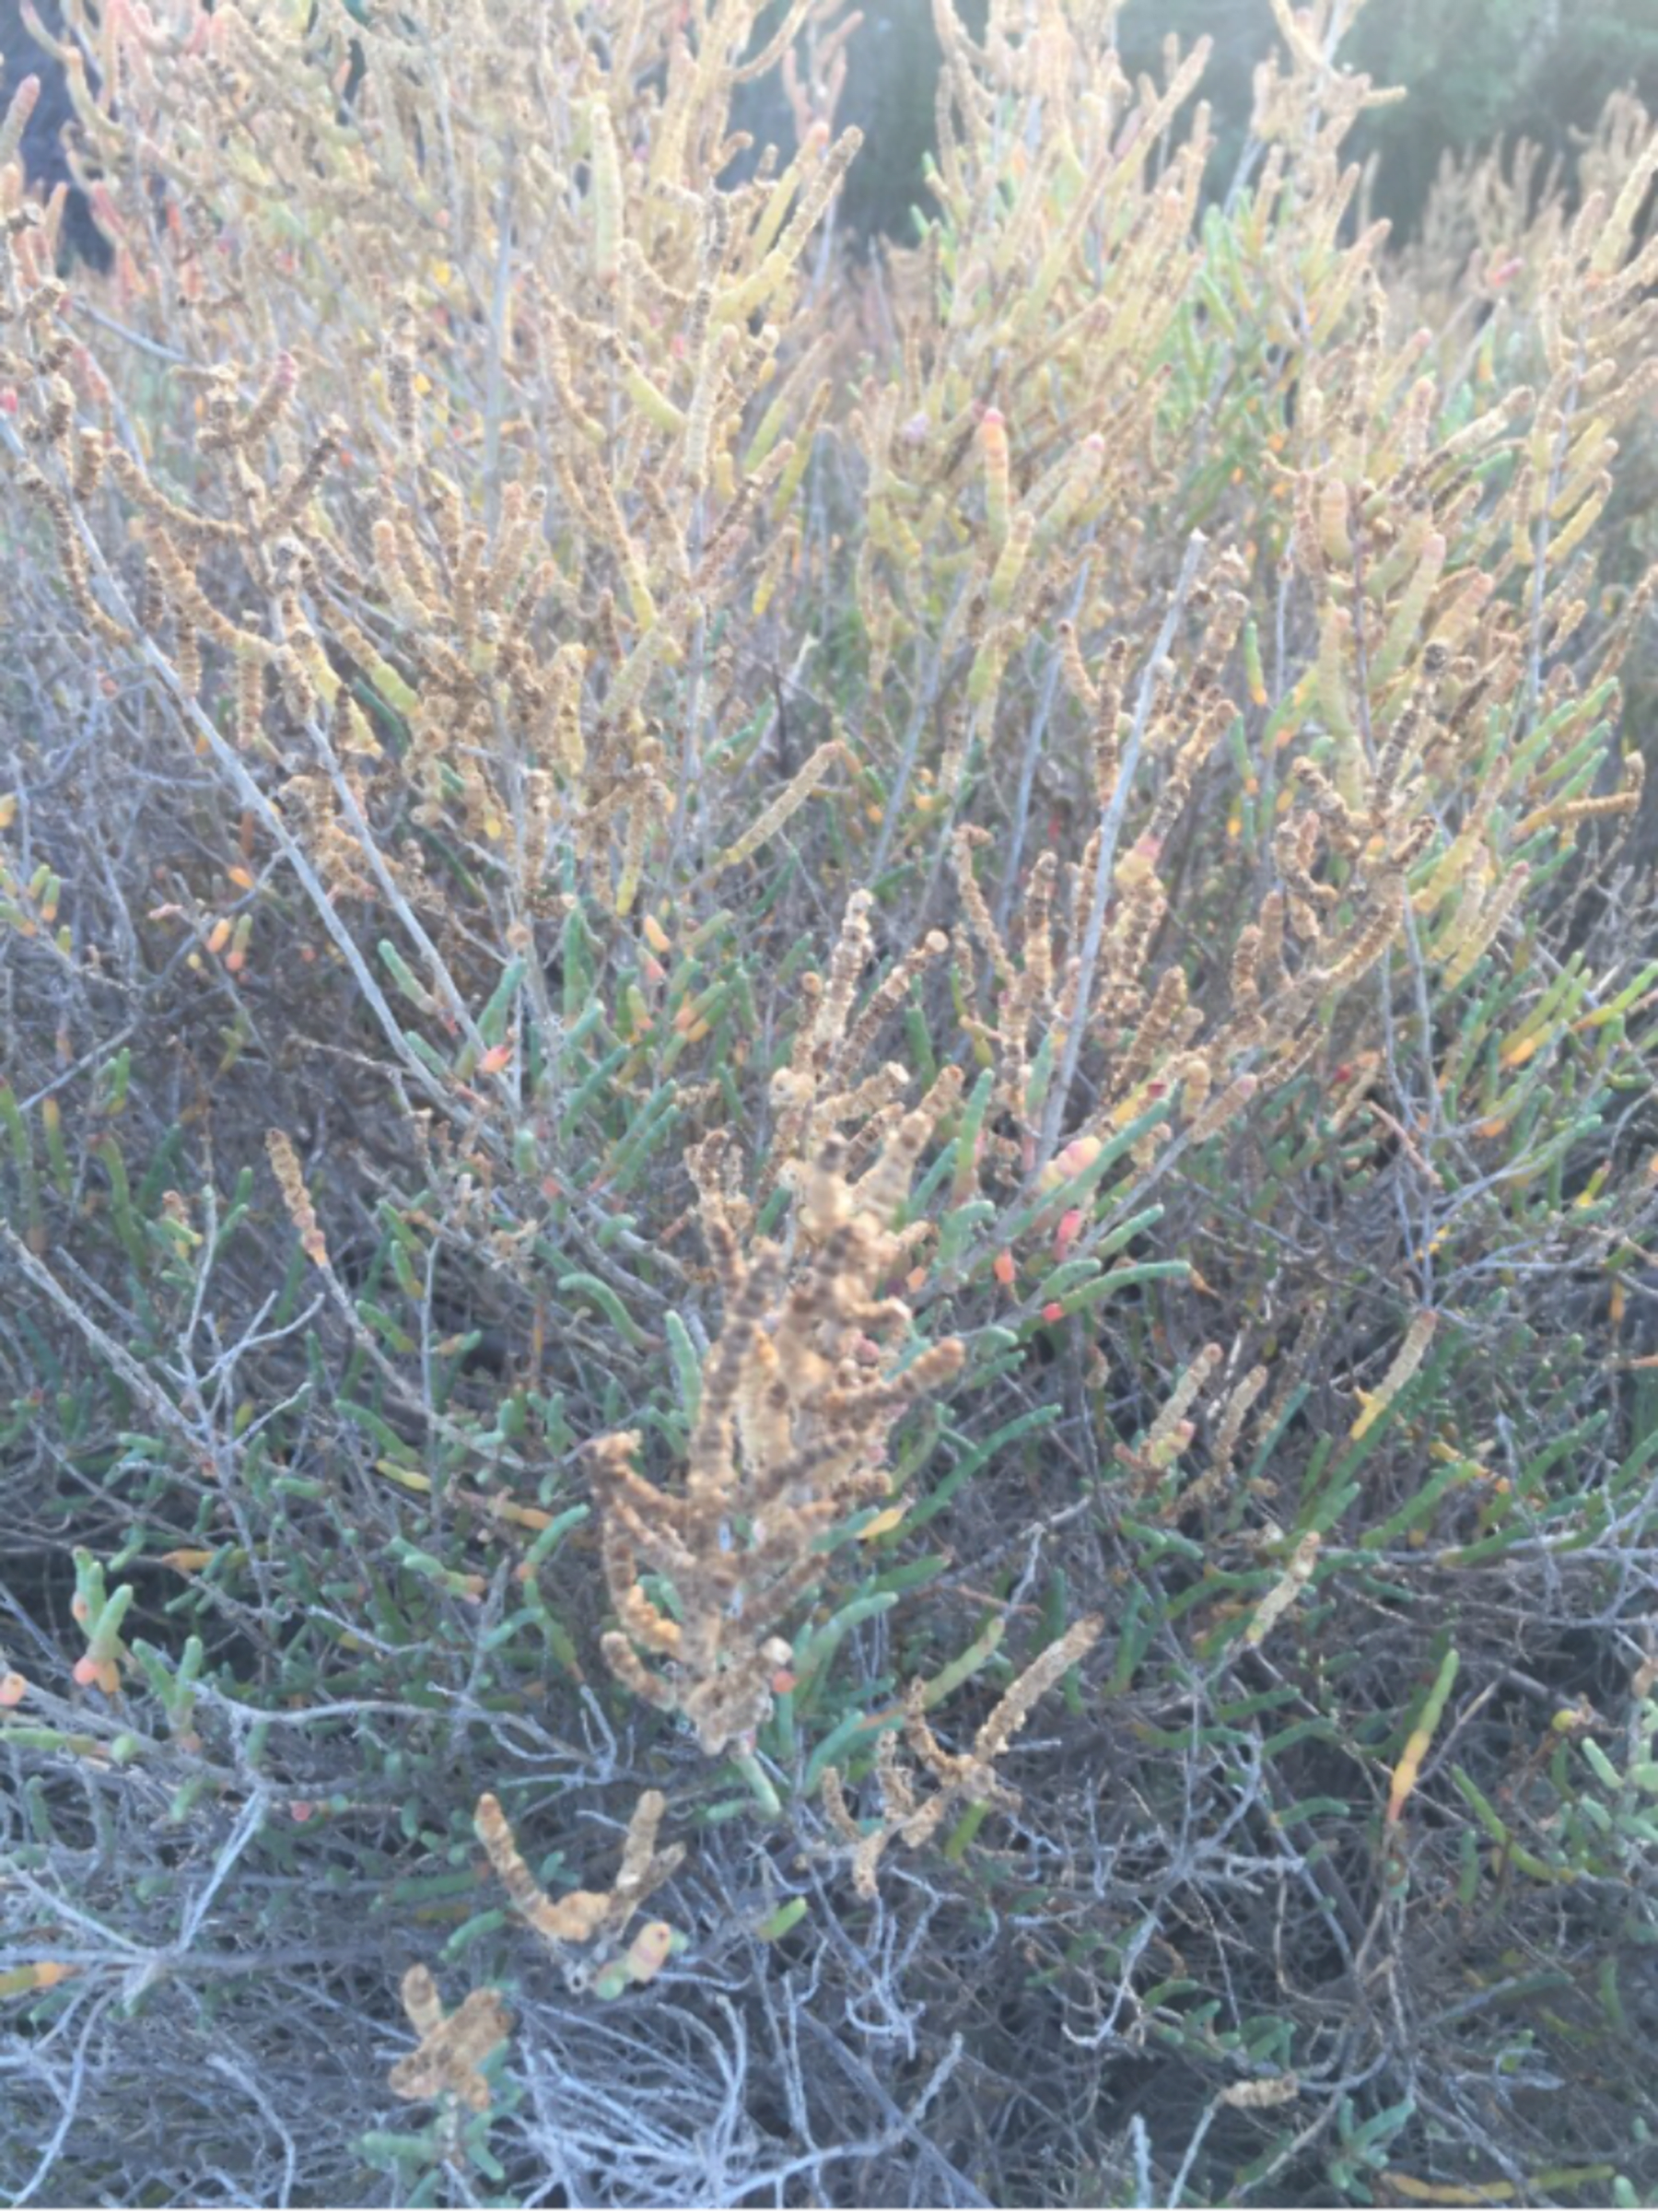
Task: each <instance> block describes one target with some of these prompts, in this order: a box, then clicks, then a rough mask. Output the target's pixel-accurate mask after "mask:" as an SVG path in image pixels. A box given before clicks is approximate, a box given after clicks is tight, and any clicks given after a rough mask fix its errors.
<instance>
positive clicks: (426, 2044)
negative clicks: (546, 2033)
mask: <svg viewBox="0 0 1658 2212" xmlns="http://www.w3.org/2000/svg"><path fill="white" fill-rule="evenodd" d="M403 2010H404V2011H405V2012H406V2013H407V2014H408V2016H409V2025H410V2027H411V2028H413V2029H414V2032H415V2034H416V2035H417V2036H419V2038H420V2046H419V2048H418V2050H414V2051H411V2052H410V2053H409V2054H408V2056H407V2057H406V2058H400V2059H399V2060H398V2062H397V2064H396V2065H395V2066H393V2067H392V2069H391V2073H390V2075H389V2076H388V2077H387V2081H388V2085H389V2087H390V2088H391V2093H392V2095H393V2096H394V2097H404V2098H407V2099H409V2100H410V2101H416V2102H422V2103H424V2102H428V2101H432V2100H434V2099H438V2098H450V2099H453V2100H454V2101H456V2102H457V2103H458V2104H462V2105H464V2106H465V2107H466V2109H467V2110H468V2111H469V2112H473V2113H485V2112H487V2111H488V2110H489V2104H490V2092H489V2084H488V2082H487V2081H486V2080H485V2077H484V2076H483V2074H482V2073H481V2072H480V2071H479V2066H480V2062H481V2061H482V2060H484V2059H485V2058H487V2057H488V2056H489V2054H490V2053H491V2052H492V2051H494V2050H495V2049H496V2048H497V2046H498V2045H500V2044H501V2043H503V2042H505V2041H506V2040H507V2037H508V2035H509V2034H510V2032H511V2031H512V2015H511V2013H510V2012H509V2011H508V2009H507V2007H506V2006H505V2005H503V2004H502V2002H501V1993H500V1991H499V1990H497V1989H473V1990H471V1991H469V1992H468V1994H467V1995H466V1996H465V1997H463V1998H462V1999H461V2003H460V2004H459V2005H458V2006H457V2007H455V2009H454V2011H453V2012H445V2010H444V2008H443V1999H442V1998H441V1997H440V1996H439V1995H438V1985H437V1984H436V1983H435V1982H434V1981H433V1979H432V1977H431V1974H430V1973H429V1972H427V1970H426V1968H425V1967H424V1966H419V1965H415V1966H411V1967H410V1969H409V1971H408V1972H407V1973H405V1974H404V1976H403Z"/></svg>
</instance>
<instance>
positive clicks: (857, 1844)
mask: <svg viewBox="0 0 1658 2212" xmlns="http://www.w3.org/2000/svg"><path fill="white" fill-rule="evenodd" d="M1103 1627H1104V1623H1103V1621H1101V1620H1100V1619H1099V1618H1098V1617H1097V1616H1094V1615H1092V1614H1091V1615H1088V1616H1086V1617H1085V1618H1084V1619H1082V1620H1080V1621H1073V1622H1072V1624H1071V1626H1070V1627H1069V1628H1068V1629H1067V1631H1066V1632H1065V1633H1064V1635H1062V1636H1059V1637H1057V1638H1056V1639H1055V1641H1054V1642H1053V1643H1052V1644H1049V1645H1048V1647H1047V1649H1046V1650H1045V1652H1043V1653H1042V1654H1041V1655H1040V1656H1038V1657H1037V1658H1035V1659H1033V1661H1032V1662H1031V1664H1030V1666H1029V1667H1027V1668H1025V1670H1024V1672H1023V1673H1022V1674H1021V1675H1020V1676H1019V1677H1018V1678H1017V1679H1016V1680H1015V1681H1014V1682H1012V1683H1011V1684H1010V1687H1009V1688H1008V1690H1007V1691H1005V1692H1004V1693H1003V1695H1002V1696H1001V1697H1000V1698H999V1699H998V1702H997V1703H996V1705H995V1706H994V1708H993V1709H992V1710H991V1712H990V1713H989V1715H987V1717H986V1719H985V1720H984V1722H983V1723H982V1724H981V1725H980V1726H979V1728H978V1730H977V1732H976V1733H975V1736H974V1738H973V1743H972V1746H971V1748H970V1749H969V1750H965V1751H948V1750H945V1748H944V1746H943V1745H942V1744H941V1743H940V1741H939V1739H938V1738H937V1737H936V1736H935V1735H934V1733H933V1730H932V1727H931V1726H930V1724H929V1722H928V1718H927V1703H926V1699H927V1685H926V1684H925V1683H924V1682H919V1681H917V1682H914V1683H912V1684H911V1686H910V1689H909V1692H908V1694H907V1696H906V1697H905V1703H904V1723H903V1735H904V1740H905V1744H906V1745H907V1746H908V1748H909V1750H910V1754H911V1756H912V1758H913V1759H914V1761H915V1762H916V1765H917V1768H919V1769H920V1771H921V1773H924V1774H925V1775H926V1776H927V1778H928V1781H929V1782H930V1783H931V1784H932V1785H933V1786H932V1788H931V1789H930V1791H929V1792H928V1796H927V1797H926V1798H925V1800H923V1801H920V1802H918V1801H917V1796H916V1789H915V1779H914V1777H912V1776H911V1775H910V1774H908V1773H905V1769H904V1768H903V1766H901V1765H900V1763H899V1759H898V1738H897V1736H896V1735H895V1734H894V1733H893V1732H892V1731H891V1730H886V1731H883V1733H882V1736H881V1738H880V1739H879V1741H878V1742H877V1745H876V1750H875V1777H876V1782H877V1785H878V1788H879V1790H880V1796H881V1814H880V1818H879V1819H878V1820H876V1821H875V1822H874V1823H873V1824H872V1825H870V1826H869V1827H865V1826H864V1825H862V1824H861V1823H860V1822H859V1821H858V1820H856V1819H855V1818H854V1817H853V1814H852V1811H851V1808H850V1807H849V1806H848V1804H847V1793H846V1785H845V1782H844V1779H843V1777H842V1775H841V1773H840V1771H839V1769H838V1768H835V1767H833V1766H831V1767H826V1768H825V1769H824V1770H823V1803H824V1806H825V1807H826V1808H827V1810H828V1813H829V1818H830V1820H831V1821H832V1822H833V1823H834V1826H835V1830H836V1832H838V1834H839V1835H840V1836H841V1838H842V1840H843V1842H844V1843H846V1845H847V1847H848V1849H849V1851H850V1855H851V1864H852V1879H853V1883H854V1886H855V1887H856V1889H857V1890H858V1895H859V1896H860V1897H873V1896H874V1895H875V1893H876V1881H877V1874H878V1870H879V1868H880V1865H881V1860H882V1855H883V1853H884V1852H885V1851H886V1849H887V1846H888V1845H889V1844H890V1843H903V1844H905V1846H906V1847H907V1848H908V1849H910V1850H919V1849H920V1848H921V1846H922V1845H923V1844H925V1843H930V1842H931V1841H932V1839H933V1837H934V1836H935V1835H937V1833H938V1832H939V1830H940V1827H941V1826H942V1825H943V1823H944V1821H945V1820H947V1819H949V1818H950V1816H951V1815H952V1814H953V1813H962V1812H966V1811H968V1810H969V1809H970V1808H973V1807H975V1806H976V1807H982V1808H999V1809H1000V1810H1001V1811H1004V1812H1016V1811H1017V1810H1018V1808H1019V1804H1020V1797H1019V1792H1018V1791H1017V1790H1015V1789H1013V1788H1012V1787H1011V1786H1010V1785H1009V1784H1008V1783H1006V1782H1004V1781H1003V1780H1002V1778H1001V1776H1000V1775H999V1774H998V1773H997V1771H996V1761H998V1759H999V1758H1000V1757H1001V1755H1002V1753H1003V1752H1004V1751H1005V1750H1007V1748H1008V1746H1009V1744H1010V1743H1011V1742H1012V1740H1013V1738H1015V1737H1016V1736H1017V1735H1018V1734H1019V1733H1020V1731H1021V1729H1022V1728H1023V1726H1024V1725H1025V1723H1026V1722H1027V1721H1028V1720H1029V1719H1030V1716H1031V1714H1032V1712H1033V1709H1034V1708H1035V1706H1036V1704H1037V1703H1038V1702H1039V1701H1040V1700H1041V1699H1042V1698H1044V1697H1045V1696H1046V1694H1047V1692H1048V1691H1050V1690H1052V1689H1053V1688H1054V1686H1055V1685H1056V1683H1057V1682H1059V1681H1060V1680H1061V1679H1063V1678H1064V1676H1065V1675H1066V1674H1067V1673H1068V1671H1069V1669H1070V1668H1072V1667H1074V1666H1075V1665H1076V1663H1077V1661H1078V1660H1079V1659H1080V1658H1081V1657H1082V1656H1083V1655H1084V1654H1085V1653H1086V1652H1088V1651H1090V1650H1092V1647H1093V1645H1094V1644H1096V1643H1097V1642H1098V1641H1099V1639H1100V1636H1101V1633H1102V1632H1103Z"/></svg>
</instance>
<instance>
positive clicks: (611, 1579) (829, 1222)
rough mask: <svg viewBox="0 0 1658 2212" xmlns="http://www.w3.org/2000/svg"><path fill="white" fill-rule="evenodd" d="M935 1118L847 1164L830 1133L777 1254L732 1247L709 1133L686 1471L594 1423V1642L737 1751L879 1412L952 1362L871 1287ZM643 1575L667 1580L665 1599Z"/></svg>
mask: <svg viewBox="0 0 1658 2212" xmlns="http://www.w3.org/2000/svg"><path fill="white" fill-rule="evenodd" d="M933 1122H934V1107H933V1105H932V1104H931V1103H930V1102H929V1106H927V1107H923V1108H920V1109H917V1110H916V1111H914V1112H910V1113H907V1114H904V1115H903V1116H902V1118H898V1119H897V1120H896V1121H895V1123H894V1124H893V1126H891V1127H890V1128H889V1129H888V1130H887V1133H886V1134H885V1135H884V1137H883V1138H882V1141H881V1142H880V1146H879V1150H878V1151H877V1153H876V1156H875V1158H874V1159H873V1160H872V1161H871V1162H870V1164H869V1165H867V1166H866V1167H865V1168H864V1170H863V1172H862V1173H861V1174H859V1175H857V1176H856V1177H854V1176H852V1174H851V1173H850V1172H849V1165H850V1164H849V1158H848V1153H849V1147H848V1146H847V1142H846V1141H844V1140H843V1139H842V1138H841V1137H840V1136H839V1135H838V1134H825V1135H824V1136H823V1139H822V1141H821V1142H820V1146H819V1150H818V1152H817V1154H816V1157H815V1159H814V1160H813V1162H812V1164H811V1166H810V1167H809V1168H808V1169H806V1171H805V1172H804V1174H803V1175H802V1176H801V1178H800V1188H799V1191H798V1195H797V1200H796V1211H795V1217H794V1223H793V1232H794V1235H793V1252H792V1255H791V1254H790V1252H789V1251H788V1250H787V1249H786V1248H785V1247H783V1246H779V1245H776V1244H774V1243H771V1242H769V1241H767V1240H765V1239H764V1238H759V1237H754V1238H752V1239H750V1240H749V1241H748V1243H747V1247H746V1249H745V1247H744V1240H743V1238H742V1237H741V1235H740V1234H739V1232H738V1229H737V1227H736V1226H735V1225H734V1223H733V1220H732V1211H733V1209H732V1203H731V1200H730V1197H729V1196H728V1192H727V1189H726V1187H725V1176H724V1174H723V1170H722V1163H723V1159H724V1155H725V1152H726V1145H725V1141H724V1140H723V1139H722V1138H721V1137H719V1136H716V1137H713V1138H710V1139H709V1140H707V1141H706V1142H705V1143H704V1145H703V1146H702V1147H701V1148H700V1150H699V1151H698V1152H697V1153H695V1154H694V1156H693V1160H692V1167H693V1172H694V1174H695V1176H696V1178H697V1181H698V1186H699V1191H700V1213H701V1219H702V1224H703V1231H704V1235H705V1237H706V1242H707V1246H708V1249H709V1252H710V1255H711V1257H712V1258H713V1262H714V1265H715V1268H716V1270H717V1272H718V1278H719V1282H720V1286H721V1290H722V1293H723V1296H724V1304H725V1315H724V1321H723V1325H722V1327H721V1328H720V1332H719V1336H718V1340H716V1342H715V1344H714V1345H713V1347H712V1349H711V1350H710V1352H709V1353H708V1355H707V1358H706V1360H705V1362H704V1363H703V1368H702V1375H701V1385H700V1400H699V1402H698V1404H697V1406H696V1408H695V1420H694V1422H693V1425H692V1430H691V1439H690V1448H689V1455H688V1464H687V1467H686V1470H685V1477H684V1482H683V1488H677V1487H676V1488H673V1489H669V1488H665V1487H662V1486H660V1485H658V1484H656V1483H653V1482H651V1481H648V1480H647V1478H646V1477H645V1476H644V1475H642V1474H641V1473H640V1472H639V1471H638V1468H637V1466H636V1459H637V1457H638V1454H639V1450H640V1443H641V1440H640V1438H639V1436H638V1435H637V1434H635V1433H631V1432H630V1433H627V1434H619V1435H613V1436H608V1437H605V1438H603V1439H601V1441H600V1442H599V1443H598V1444H597V1445H594V1446H593V1447H592V1450H591V1454H590V1457H591V1462H592V1466H593V1470H594V1478H595V1482H596V1485H597V1488H598V1492H599V1496H600V1502H601V1511H602V1514H603V1527H604V1533H603V1544H604V1571H605V1577H606V1581H607V1583H608V1585H609V1588H610V1594H611V1599H612V1603H613V1606H614V1608H615V1610H616V1615H617V1620H618V1623H619V1625H618V1626H617V1627H616V1628H613V1629H612V1630H610V1631H609V1632H608V1633H606V1635H605V1638H604V1653H605V1656H606V1658H607V1659H608V1660H609V1662H610V1664H611V1666H612V1668H613V1669H614V1671H615V1672H616V1674H617V1675H618V1676H619V1677H620V1678H621V1679H622V1680H623V1681H624V1682H625V1683H626V1684H627V1685H628V1687H629V1688H630V1689H632V1690H634V1691H636V1692H637V1694H638V1695H639V1696H641V1697H643V1698H645V1699H647V1700H648V1702H649V1703H651V1704H653V1705H656V1706H658V1707H659V1708H660V1709H661V1710H662V1711H664V1712H671V1713H679V1714H682V1715H683V1716H684V1717H685V1718H686V1719H687V1720H688V1721H689V1722H690V1723H691V1725H692V1726H693V1727H694V1728H695V1732H696V1736H697V1738H698V1741H699V1742H700V1743H701V1745H702V1747H703V1749H704V1750H706V1751H708V1752H710V1753H718V1752H719V1751H722V1750H726V1749H727V1748H728V1747H730V1746H736V1747H737V1749H738V1750H752V1748H753V1739H754V1735H755V1731H756V1730H757V1729H758V1728H759V1727H760V1726H761V1724H762V1723H763V1722H764V1721H765V1718H766V1717H767V1715H769V1714H770V1712H771V1709H772V1703H773V1699H774V1696H775V1695H776V1692H777V1691H779V1690H780V1689H786V1688H787V1687H788V1680H789V1674H788V1669H789V1667H790V1663H791V1661H792V1658H793V1656H794V1654H793V1647H792V1645H791V1644H790V1642H789V1639H788V1635H787V1633H784V1625H785V1623H786V1622H787V1621H788V1618H789V1616H790V1615H791V1614H793V1613H794V1612H795V1611H797V1609H799V1608H800V1605H801V1603H802V1601H803V1600H804V1599H805V1598H806V1596H807V1594H808V1593H809V1592H810V1591H811V1589H812V1588H813V1587H814V1586H816V1585H817V1584H818V1583H819V1582H821V1581H822V1580H823V1576H824V1574H825V1572H826V1569H827V1565H828V1562H827V1560H826V1558H825V1555H824V1551H823V1539H825V1538H827V1537H828V1536H830V1535H831V1533H832V1532H833V1531H834V1529H835V1525H836V1523H837V1522H839V1521H841V1520H844V1519H845V1518H846V1516H847V1515H848V1514H850V1513H851V1512H852V1511H853V1510H854V1509H855V1508H856V1507H858V1506H859V1505H861V1504H867V1503H868V1502H869V1501H870V1499H871V1498H874V1497H878V1496H880V1495H882V1494H883V1492H885V1489H886V1485H887V1473H886V1469H885V1465H884V1455H885V1447H886V1440H887V1436H888V1434H889V1432H890V1431H891V1429H892V1427H893V1423H894V1422H896V1421H897V1420H898V1419H899V1418H900V1417H901V1416H902V1415H903V1413H904V1412H905V1410H906V1409H907V1408H908V1407H910V1406H912V1405H914V1404H915V1403H916V1402H917V1400H918V1399H922V1398H924V1397H926V1396H927V1395H928V1393H929V1392H931V1391H934V1390H936V1389H938V1388H939V1387H940V1386H942V1385H943V1384H945V1383H947V1382H948V1381H949V1380H950V1378H951V1377H952V1375H954V1374H955V1373H956V1372H957V1371H958V1369H959V1368H960V1366H961V1364H962V1360H963V1347H962V1345H961V1343H960V1341H959V1340H956V1339H954V1338H948V1339H946V1340H943V1341H942V1342H940V1343H937V1344H933V1345H930V1346H928V1347H927V1348H926V1349H924V1350H922V1351H920V1352H914V1356H908V1354H909V1353H910V1352H912V1351H913V1347H912V1346H910V1345H909V1343H908V1341H907V1340H908V1336H909V1329H910V1313H909V1309H908V1308H907V1307H906V1306H905V1305H904V1304H903V1303H902V1301H900V1300H899V1299H897V1298H893V1297H890V1296H883V1295H882V1285H883V1284H884V1283H885V1282H887V1281H888V1280H889V1279H890V1278H891V1277H892V1276H893V1273H894V1271H895V1270H898V1269H899V1268H900V1267H901V1265H902V1261H903V1258H904V1256H905V1251H906V1249H907V1248H908V1246H909V1245H910V1244H911V1243H912V1242H913V1239H912V1238H911V1237H909V1236H908V1235H906V1234H905V1233H904V1232H901V1231H897V1232H895V1231H894V1230H893V1228H892V1227H891V1226H890V1224H891V1223H892V1220H893V1215H894V1214H895V1212H896V1211H898V1209H899V1207H900V1205H901V1204H902V1202H903V1200H904V1199H905V1195H906V1193H907V1191H908V1188H909V1183H910V1176H911V1173H912V1171H913V1169H914V1167H915V1165H916V1162H917V1159H918V1158H919V1156H920V1154H921V1152H922V1150H923V1148H924V1147H925V1145H926V1143H927V1141H928V1137H929V1136H930V1134H931V1132H932V1128H933ZM646 1574H648V1575H650V1576H651V1577H653V1578H657V1577H660V1581H661V1582H662V1583H665V1584H666V1585H667V1586H669V1587H670V1588H671V1592H672V1602H671V1606H670V1605H669V1604H668V1603H667V1602H665V1601H664V1600H663V1599H662V1598H661V1597H660V1595H659V1596H653V1595H652V1594H651V1592H650V1589H649V1588H648V1586H647V1584H646V1582H645V1580H644V1576H645V1575H646Z"/></svg>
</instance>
